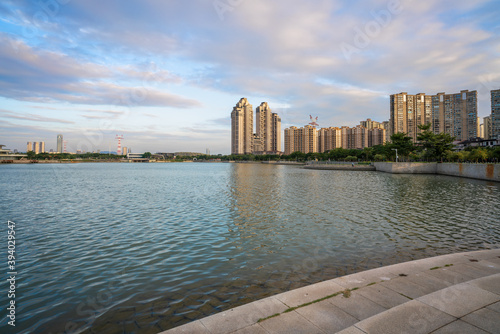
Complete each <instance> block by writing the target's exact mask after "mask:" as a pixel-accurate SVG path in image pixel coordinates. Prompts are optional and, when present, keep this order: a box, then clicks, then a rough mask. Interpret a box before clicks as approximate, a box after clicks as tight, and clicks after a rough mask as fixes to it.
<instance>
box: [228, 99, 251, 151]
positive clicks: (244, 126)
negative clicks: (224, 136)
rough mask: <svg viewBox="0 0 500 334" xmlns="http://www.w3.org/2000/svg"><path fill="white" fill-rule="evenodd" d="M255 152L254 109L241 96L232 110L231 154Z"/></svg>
mask: <svg viewBox="0 0 500 334" xmlns="http://www.w3.org/2000/svg"><path fill="white" fill-rule="evenodd" d="M252 153H253V109H252V105H251V104H250V103H248V101H247V99H246V98H241V99H240V101H239V102H238V103H237V104H236V106H235V107H234V108H233V111H232V112H231V154H252Z"/></svg>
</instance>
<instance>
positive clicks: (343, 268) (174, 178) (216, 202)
mask: <svg viewBox="0 0 500 334" xmlns="http://www.w3.org/2000/svg"><path fill="white" fill-rule="evenodd" d="M0 185H1V189H2V190H1V191H0V218H1V219H2V220H3V223H2V225H3V228H2V229H3V231H4V232H3V233H2V235H3V236H4V238H5V240H6V235H7V220H8V219H9V220H12V221H14V222H15V223H16V237H17V248H16V251H17V253H16V254H17V271H18V282H17V283H18V287H17V293H16V304H17V306H18V307H17V326H16V331H17V332H20V333H21V332H22V333H30V332H37V333H50V332H52V333H62V332H65V331H66V332H68V333H69V332H71V333H78V332H86V333H120V332H124V333H125V332H126V333H132V332H135V333H158V332H160V331H161V330H166V329H169V328H172V327H175V326H178V325H181V324H183V323H186V322H189V321H191V320H194V319H199V318H201V317H204V316H206V315H210V314H214V313H217V312H219V311H221V310H225V309H228V308H231V307H234V306H237V305H241V304H244V303H247V302H250V301H253V300H256V299H260V298H263V297H266V296H270V295H273V294H276V293H279V292H283V291H287V290H290V289H294V288H297V287H300V286H303V285H306V284H310V283H315V282H318V281H322V280H325V279H330V278H334V277H337V276H341V275H345V274H348V273H352V272H356V271H361V270H366V269H370V268H374V267H379V266H382V265H388V264H393V263H397V262H403V261H407V260H412V259H418V258H423V257H430V256H435V255H440V254H447V253H452V252H459V251H468V250H477V249H488V248H491V247H498V245H499V244H500V228H499V225H500V184H499V183H491V182H486V181H477V180H471V179H462V178H454V177H447V176H437V175H392V174H385V173H377V172H351V171H320V170H303V169H301V168H298V167H295V166H272V165H260V164H205V163H177V164H104V163H102V164H64V165H58V164H55V165H41V164H40V165H8V166H0ZM2 244H4V247H3V251H2V252H3V254H4V256H3V258H4V259H6V246H5V245H6V241H5V242H2ZM2 268H4V270H3V272H4V275H5V274H6V272H7V269H6V261H4V264H3V265H2ZM0 300H1V305H3V306H2V309H5V308H4V306H6V305H7V296H6V293H3V292H2V293H1V297H0ZM4 312H5V311H4ZM2 314H4V313H2ZM5 319H6V318H5V316H4V317H3V320H2V323H1V324H2V327H0V331H1V332H3V330H2V329H5V328H6V321H5Z"/></svg>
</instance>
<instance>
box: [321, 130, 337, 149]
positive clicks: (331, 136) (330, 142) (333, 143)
mask: <svg viewBox="0 0 500 334" xmlns="http://www.w3.org/2000/svg"><path fill="white" fill-rule="evenodd" d="M340 147H342V130H341V129H340V128H337V127H329V128H322V129H319V130H318V151H319V152H327V151H330V150H334V149H336V148H340Z"/></svg>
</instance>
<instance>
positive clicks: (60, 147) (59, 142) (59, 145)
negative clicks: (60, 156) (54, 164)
mask: <svg viewBox="0 0 500 334" xmlns="http://www.w3.org/2000/svg"><path fill="white" fill-rule="evenodd" d="M57 153H63V135H57Z"/></svg>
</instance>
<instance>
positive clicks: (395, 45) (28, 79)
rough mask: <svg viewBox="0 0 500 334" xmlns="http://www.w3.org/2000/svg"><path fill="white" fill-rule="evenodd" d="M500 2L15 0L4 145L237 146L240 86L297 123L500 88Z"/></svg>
mask: <svg viewBox="0 0 500 334" xmlns="http://www.w3.org/2000/svg"><path fill="white" fill-rule="evenodd" d="M498 17H500V2H499V1H498V0H494V1H491V0H490V1H486V0H477V1H451V0H439V1H438V0H429V1H415V0H390V1H387V0H384V1H382V0H381V1H379V0H373V1H340V0H316V1H307V0H286V1H285V0H275V1H268V0H267V1H266V0H190V1H181V0H170V1H160V0H143V1H118V0H104V1H103V0H100V1H95V0H40V1H22V0H16V1H9V0H3V1H2V2H1V3H0V45H1V46H0V144H4V145H7V147H8V148H10V149H18V150H20V151H25V149H26V142H27V141H45V143H46V144H45V145H46V148H47V149H51V148H52V149H55V148H56V135H57V134H58V133H62V134H63V135H64V139H65V140H66V141H67V142H68V143H67V145H68V150H70V151H76V150H77V149H82V150H85V151H95V150H103V151H105V150H108V148H109V147H111V149H112V150H116V144H117V143H116V141H115V139H114V138H115V136H116V135H117V134H118V135H123V136H124V137H125V139H124V140H123V145H124V146H128V147H131V148H132V150H133V151H134V152H144V151H151V152H177V151H195V152H205V149H206V148H209V149H210V151H211V152H212V153H223V154H228V153H229V152H230V112H231V110H232V107H233V106H234V105H235V104H236V103H237V102H238V100H239V99H240V98H241V97H246V98H248V99H249V101H250V103H252V104H253V106H254V108H255V107H257V106H258V105H259V104H260V103H261V102H263V101H267V102H269V105H270V107H271V108H272V109H273V111H274V112H277V113H278V114H280V116H281V118H282V128H283V129H284V128H285V127H288V126H291V125H296V126H302V125H304V124H307V123H308V122H309V114H312V115H314V116H318V117H319V121H318V123H319V124H320V126H343V125H348V126H354V125H357V124H359V121H361V120H364V119H366V118H372V119H374V120H377V121H384V120H388V119H389V95H390V94H393V93H399V92H401V91H406V92H408V93H410V94H416V93H420V92H423V93H427V94H435V93H438V92H447V93H455V92H459V91H460V90H463V89H469V90H477V91H478V96H479V116H481V117H484V116H487V115H488V114H489V113H490V112H491V110H490V102H489V91H490V90H491V89H498V88H500V20H498Z"/></svg>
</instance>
